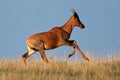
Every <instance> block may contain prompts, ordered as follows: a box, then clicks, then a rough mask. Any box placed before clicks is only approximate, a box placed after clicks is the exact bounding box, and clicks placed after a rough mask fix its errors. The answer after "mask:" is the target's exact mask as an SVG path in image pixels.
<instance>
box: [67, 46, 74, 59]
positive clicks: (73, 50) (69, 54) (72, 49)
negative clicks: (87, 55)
mask: <svg viewBox="0 0 120 80" xmlns="http://www.w3.org/2000/svg"><path fill="white" fill-rule="evenodd" d="M73 55H75V47H73V49H72V53H71V54H69V56H68V57H69V58H70V57H71V56H73Z"/></svg>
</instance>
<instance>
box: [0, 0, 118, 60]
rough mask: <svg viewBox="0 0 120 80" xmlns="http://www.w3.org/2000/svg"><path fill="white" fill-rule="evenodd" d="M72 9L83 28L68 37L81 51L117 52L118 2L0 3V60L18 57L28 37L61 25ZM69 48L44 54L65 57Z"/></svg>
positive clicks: (24, 0) (3, 0)
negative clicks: (1, 58)
mask: <svg viewBox="0 0 120 80" xmlns="http://www.w3.org/2000/svg"><path fill="white" fill-rule="evenodd" d="M72 8H74V9H75V10H76V11H77V12H78V14H79V17H80V19H81V21H82V23H83V24H84V25H85V27H86V28H85V29H84V30H81V29H79V28H77V27H76V28H74V30H73V32H72V35H71V39H75V40H76V41H77V43H78V45H79V47H80V48H81V49H82V51H83V52H85V53H86V51H90V52H91V53H92V51H93V52H94V51H98V52H99V51H101V52H102V51H110V50H112V49H113V50H117V51H120V9H119V8H120V0H74V1H73V0H71V1H70V0H50V1H48V0H0V57H10V58H15V57H20V56H21V55H22V54H23V53H25V52H26V51H27V48H26V44H25V41H26V39H27V37H29V36H30V35H32V34H34V33H38V32H43V31H48V30H49V29H51V28H52V27H54V26H61V25H63V24H64V23H65V22H66V21H67V20H68V19H69V18H70V17H71V16H72V13H71V12H70V9H72ZM71 49H72V48H70V47H60V48H58V49H54V50H51V51H47V54H54V55H60V56H62V55H65V54H67V55H68V53H70V52H71ZM76 54H77V53H76Z"/></svg>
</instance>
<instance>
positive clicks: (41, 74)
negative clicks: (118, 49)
mask: <svg viewBox="0 0 120 80" xmlns="http://www.w3.org/2000/svg"><path fill="white" fill-rule="evenodd" d="M51 62H52V63H54V64H55V66H51V65H49V64H46V63H44V62H43V61H39V60H34V59H32V60H29V62H28V65H27V66H25V65H24V64H23V63H22V61H21V60H20V59H16V60H9V59H1V60H0V80H120V57H119V56H115V57H114V58H107V59H99V60H94V59H92V58H91V61H89V62H86V61H79V60H72V61H67V60H63V61H59V60H57V59H52V60H51Z"/></svg>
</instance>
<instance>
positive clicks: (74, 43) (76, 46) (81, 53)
mask: <svg viewBox="0 0 120 80" xmlns="http://www.w3.org/2000/svg"><path fill="white" fill-rule="evenodd" d="M73 46H74V47H75V48H76V49H77V50H78V52H79V53H80V55H81V56H82V57H83V58H84V59H85V60H87V61H89V59H88V57H86V56H85V55H84V54H83V52H82V51H81V50H80V48H79V46H78V45H77V43H76V41H75V40H74V42H73Z"/></svg>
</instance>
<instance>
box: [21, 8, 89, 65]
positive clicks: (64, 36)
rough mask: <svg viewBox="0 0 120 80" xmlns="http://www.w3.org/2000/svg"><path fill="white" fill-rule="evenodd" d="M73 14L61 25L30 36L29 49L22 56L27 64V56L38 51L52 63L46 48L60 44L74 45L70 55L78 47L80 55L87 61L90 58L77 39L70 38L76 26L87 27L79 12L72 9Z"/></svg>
mask: <svg viewBox="0 0 120 80" xmlns="http://www.w3.org/2000/svg"><path fill="white" fill-rule="evenodd" d="M71 11H72V13H73V15H72V16H71V18H70V19H69V20H68V21H67V22H66V23H65V24H64V25H63V26H61V27H53V28H52V29H51V30H49V31H47V32H42V33H37V34H34V35H32V36H30V37H29V38H28V39H27V41H26V45H27V48H28V51H27V52H26V53H25V54H24V55H23V56H22V60H23V62H24V63H25V64H26V58H28V57H29V56H31V55H32V54H34V53H35V52H36V51H39V52H40V54H41V57H42V59H43V61H45V62H46V63H50V62H49V61H48V59H47V57H46V53H45V50H50V49H54V48H57V47H59V46H63V45H65V46H71V47H73V50H72V53H71V54H69V56H68V57H71V56H73V55H74V54H75V49H77V50H78V51H79V53H80V55H81V56H82V57H83V58H84V59H85V60H87V61H89V59H88V58H87V57H86V56H85V55H84V54H83V52H82V51H81V50H80V48H79V47H78V45H77V43H76V41H75V40H69V39H70V35H71V32H72V30H73V28H74V27H75V26H78V27H80V28H81V29H83V28H85V26H84V25H83V24H82V22H81V21H80V19H79V16H78V14H77V12H76V11H75V10H74V9H72V10H71Z"/></svg>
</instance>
